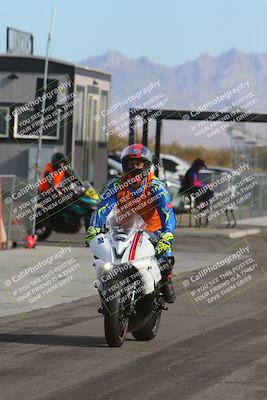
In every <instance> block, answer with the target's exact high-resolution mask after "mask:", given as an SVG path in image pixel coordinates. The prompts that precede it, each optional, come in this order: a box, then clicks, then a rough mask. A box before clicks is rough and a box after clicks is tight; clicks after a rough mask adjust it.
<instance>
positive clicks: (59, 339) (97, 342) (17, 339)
mask: <svg viewBox="0 0 267 400" xmlns="http://www.w3.org/2000/svg"><path fill="white" fill-rule="evenodd" d="M1 342H5V343H25V344H39V345H50V346H70V347H71V346H76V347H106V346H107V344H106V342H105V338H104V337H97V336H65V335H36V334H34V335H31V334H25V335H20V334H11V333H2V334H0V343H1Z"/></svg>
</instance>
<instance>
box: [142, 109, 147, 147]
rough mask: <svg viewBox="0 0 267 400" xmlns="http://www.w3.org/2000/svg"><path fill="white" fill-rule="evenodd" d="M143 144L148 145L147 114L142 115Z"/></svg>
mask: <svg viewBox="0 0 267 400" xmlns="http://www.w3.org/2000/svg"><path fill="white" fill-rule="evenodd" d="M142 142H143V145H144V146H146V147H147V145H148V119H147V115H145V116H144V117H143V139H142Z"/></svg>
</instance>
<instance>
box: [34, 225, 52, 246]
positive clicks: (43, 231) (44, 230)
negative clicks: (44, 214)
mask: <svg viewBox="0 0 267 400" xmlns="http://www.w3.org/2000/svg"><path fill="white" fill-rule="evenodd" d="M51 233H52V229H51V228H50V227H49V226H46V225H39V226H38V225H37V227H36V231H35V234H36V235H37V237H38V240H39V241H40V242H41V241H43V240H45V239H47V238H48V237H49V236H50V235H51Z"/></svg>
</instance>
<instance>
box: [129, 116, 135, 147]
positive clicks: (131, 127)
mask: <svg viewBox="0 0 267 400" xmlns="http://www.w3.org/2000/svg"><path fill="white" fill-rule="evenodd" d="M134 119H135V114H134V112H133V109H132V108H130V109H129V145H130V144H134V143H135V123H134V122H135V121H134Z"/></svg>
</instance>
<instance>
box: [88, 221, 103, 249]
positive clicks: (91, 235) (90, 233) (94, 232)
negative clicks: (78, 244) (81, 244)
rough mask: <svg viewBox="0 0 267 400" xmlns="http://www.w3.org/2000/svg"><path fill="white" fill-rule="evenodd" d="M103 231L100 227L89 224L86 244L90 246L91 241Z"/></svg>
mask: <svg viewBox="0 0 267 400" xmlns="http://www.w3.org/2000/svg"><path fill="white" fill-rule="evenodd" d="M100 232H101V229H100V228H95V227H94V226H89V227H88V229H87V232H86V238H85V246H86V247H89V246H90V242H91V240H92V239H94V238H95V237H96V235H98V234H99V233H100Z"/></svg>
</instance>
